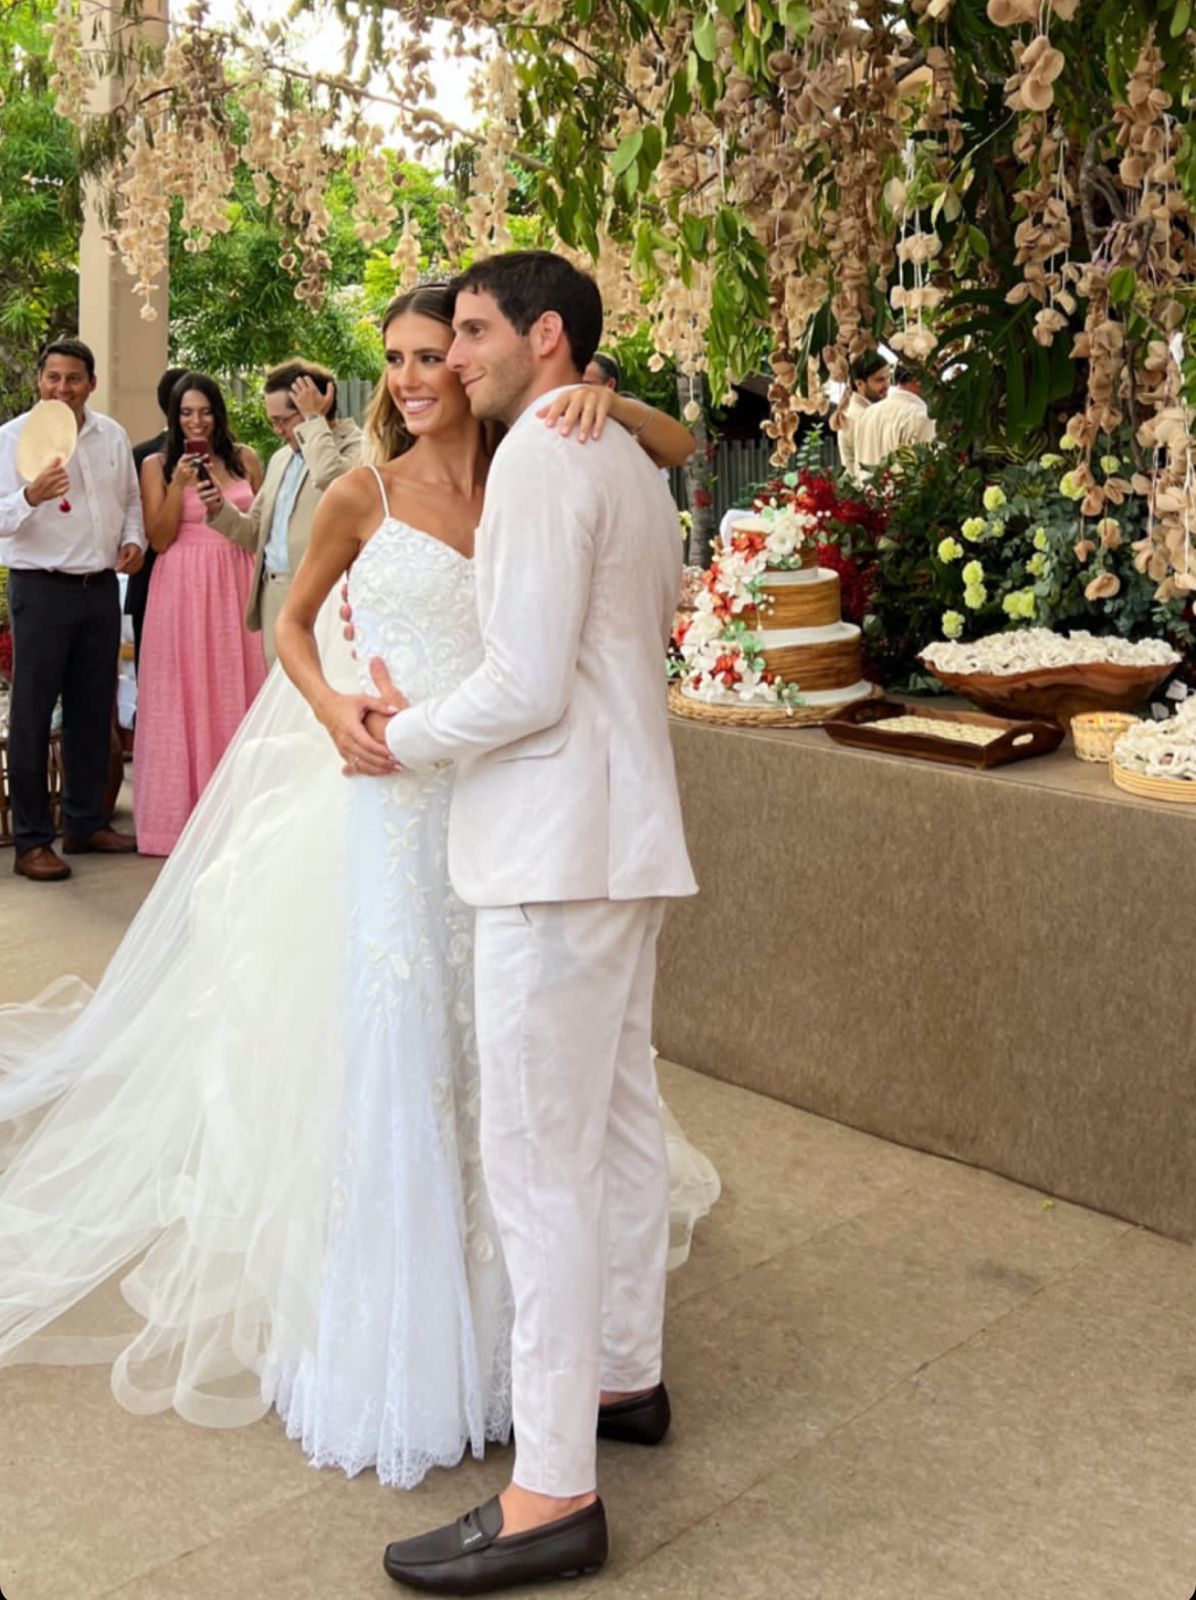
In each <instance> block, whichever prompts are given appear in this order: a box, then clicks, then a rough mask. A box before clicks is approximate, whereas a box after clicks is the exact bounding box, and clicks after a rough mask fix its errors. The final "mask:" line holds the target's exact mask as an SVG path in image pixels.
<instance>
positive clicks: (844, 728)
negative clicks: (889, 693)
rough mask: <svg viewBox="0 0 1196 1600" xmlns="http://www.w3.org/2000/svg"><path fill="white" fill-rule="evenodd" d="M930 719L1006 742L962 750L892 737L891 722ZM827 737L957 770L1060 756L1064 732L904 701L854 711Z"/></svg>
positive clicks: (927, 737)
mask: <svg viewBox="0 0 1196 1600" xmlns="http://www.w3.org/2000/svg"><path fill="white" fill-rule="evenodd" d="M907 716H909V717H927V718H929V719H930V720H931V721H933V722H968V723H973V724H978V725H979V726H981V727H985V728H999V729H1000V730H1001V737H1000V738H999V739H994V740H993V742H992V743H991V744H984V745H977V744H959V743H958V742H957V741H956V740H954V739H936V738H935V737H934V735H933V734H928V733H925V734H924V733H886V732H885V726H884V725H885V723H886V722H887V721H888V720H889V718H890V717H907ZM825 727H826V731H827V733H829V734H830V736H831V738H832V739H834V740H835V741H836V743H838V744H846V745H851V746H852V748H853V749H856V750H881V751H883V752H884V753H885V754H886V755H891V756H920V757H921V759H922V760H923V761H941V762H943V763H945V764H946V765H948V766H952V767H973V768H987V767H1003V766H1006V765H1007V764H1008V763H1009V762H1010V761H1024V760H1025V759H1026V758H1027V757H1028V756H1045V755H1048V754H1049V753H1050V751H1052V750H1057V749H1058V747H1059V745H1060V744H1061V742H1062V740H1063V729H1062V728H1061V727H1060V726H1059V724H1058V723H1057V722H1048V721H1038V720H1027V719H1025V718H1015V717H992V716H989V715H987V713H985V712H983V711H936V710H931V709H928V708H926V707H924V706H920V705H903V704H902V703H901V702H900V701H899V700H872V701H866V702H865V703H864V704H863V705H858V706H851V707H849V708H848V709H847V710H846V711H841V712H840V713H839V715H838V716H837V717H835V718H833V719H832V720H831V721H829V722H827V723H826V724H825Z"/></svg>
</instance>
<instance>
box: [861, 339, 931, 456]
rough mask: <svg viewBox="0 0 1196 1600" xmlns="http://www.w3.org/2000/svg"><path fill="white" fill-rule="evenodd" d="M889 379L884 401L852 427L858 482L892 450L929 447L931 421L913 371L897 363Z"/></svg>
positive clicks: (914, 369)
mask: <svg viewBox="0 0 1196 1600" xmlns="http://www.w3.org/2000/svg"><path fill="white" fill-rule="evenodd" d="M893 379H894V383H893V387H892V388H891V389H890V390H889V392H888V394H887V395H886V396H885V398H884V399H883V400H879V401H877V403H876V404H875V405H873V406H869V407H868V409H867V410H866V411H865V412H864V414H863V416H862V417H861V418H860V419H859V421H858V422H857V423H856V426H855V454H856V468H857V474H858V477H859V480H860V481H861V482H862V481H863V480H864V479H865V478H866V477H868V476H869V474H870V473H872V472H873V471H875V469H876V468H877V467H879V466H880V465H881V463H882V462H884V461H887V460H888V459H889V457H890V456H891V455H892V454H893V452H894V451H895V450H903V449H905V448H906V447H907V446H909V445H916V444H929V443H930V442H931V441H932V440H933V438H934V435H935V426H934V419H933V417H932V416H931V415H930V411H929V409H928V408H927V405H926V402H925V400H923V398H922V379H921V375H920V374H919V372H918V370H917V368H916V367H911V366H909V365H907V364H906V363H905V362H904V361H902V362H899V363H898V365H897V370H896V372H895V373H894V375H893Z"/></svg>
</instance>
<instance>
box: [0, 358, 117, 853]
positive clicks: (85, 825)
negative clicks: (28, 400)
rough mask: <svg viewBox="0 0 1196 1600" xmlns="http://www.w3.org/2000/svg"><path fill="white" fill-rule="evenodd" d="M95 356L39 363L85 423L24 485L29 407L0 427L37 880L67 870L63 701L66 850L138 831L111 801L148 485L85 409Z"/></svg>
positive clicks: (49, 396)
mask: <svg viewBox="0 0 1196 1600" xmlns="http://www.w3.org/2000/svg"><path fill="white" fill-rule="evenodd" d="M95 372H96V367H95V357H94V356H93V355H92V353H91V351H90V349H89V348H88V347H87V345H85V344H84V343H83V342H82V340H80V339H56V340H54V341H53V342H52V343H51V344H48V345H46V346H45V348H44V349H43V350H42V352H41V354H40V355H39V356H38V360H37V388H38V394H39V395H40V397H41V399H43V400H61V401H63V402H64V403H65V404H66V405H68V406H69V407H70V409H71V410H72V411H73V412H74V414H75V424H76V426H77V428H78V430H79V436H78V442H77V444H76V447H75V453H74V455H73V456H72V457H71V459H70V462H69V463H68V464H67V465H66V466H63V465H62V464H61V462H55V463H52V464H51V465H50V466H48V467H45V468H43V470H42V471H41V472H40V473H39V474H38V476H37V477H36V478H34V480H33V482H32V483H25V482H23V480H22V479H21V477H20V475H19V474H18V472H17V465H16V454H17V440H18V439H19V438H20V435H21V429H22V428H23V427H24V426H25V422H26V420H27V416H28V413H26V414H25V415H24V416H20V417H14V418H13V420H12V421H11V422H8V423H5V425H4V426H3V427H2V428H0V565H3V566H7V567H8V569H9V573H8V609H9V616H10V618H11V622H12V638H13V679H12V696H11V700H10V702H9V721H8V787H9V795H10V797H11V801H12V812H13V834H14V842H15V844H16V860H15V861H14V862H13V871H14V872H16V873H18V874H20V876H22V877H24V878H30V879H32V880H33V881H34V882H42V883H44V882H49V881H51V880H54V879H58V878H68V877H69V876H70V872H71V869H70V867H69V866H68V865H67V864H66V862H65V861H63V860H62V859H61V858H60V857H59V856H58V855H57V854H56V853H55V851H54V850H53V848H52V846H53V842H54V825H53V821H52V820H51V813H50V792H49V783H48V781H47V762H48V757H49V745H50V723H51V719H52V717H53V715H54V707H55V705H56V704H57V703H58V700H59V698H60V697H61V700H62V760H63V768H64V774H65V781H64V786H63V787H64V792H63V798H62V815H63V851H64V853H65V854H66V855H81V854H83V853H85V852H90V851H102V852H103V853H105V854H124V853H125V852H127V851H132V850H136V848H137V841H136V840H135V839H133V838H131V837H130V836H129V835H128V834H124V833H118V832H117V831H116V829H115V828H113V827H112V826H111V820H112V819H111V814H110V812H109V811H108V810H107V809H106V807H105V804H104V798H105V790H106V788H107V781H108V753H109V747H110V741H111V734H112V702H113V696H114V694H115V692H116V667H117V658H118V655H119V652H120V591H119V586H118V584H117V581H116V579H117V573H119V572H128V573H130V574H131V573H134V572H136V571H138V569H139V568H140V566H141V563H142V559H143V555H144V551H145V542H146V541H145V530H144V528H143V526H142V520H141V495H140V492H139V490H138V487H137V473H136V471H135V470H134V467H133V451H132V449H131V448H130V445H129V436H128V434H127V433H126V432H125V430H124V429H123V428H122V427H121V426H120V424H119V423H117V422H114V421H113V420H112V418H111V417H105V416H101V414H100V413H99V412H98V411H92V410H91V409H90V407H89V406H88V403H87V402H88V400H89V399H90V397H91V395H92V392H93V391H94V389H95V386H96V376H95Z"/></svg>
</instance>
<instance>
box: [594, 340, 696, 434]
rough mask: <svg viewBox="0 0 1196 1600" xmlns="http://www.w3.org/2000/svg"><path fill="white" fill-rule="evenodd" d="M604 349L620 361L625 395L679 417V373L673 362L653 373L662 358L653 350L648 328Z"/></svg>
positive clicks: (667, 362) (605, 344)
mask: <svg viewBox="0 0 1196 1600" xmlns="http://www.w3.org/2000/svg"><path fill="white" fill-rule="evenodd" d="M602 348H603V349H604V350H608V351H609V352H610V354H611V355H613V356H614V357H615V359H616V360H617V361H618V363H619V374H620V382H619V387H620V389H622V391H623V392H624V393H625V394H631V395H634V396H635V398H636V399H637V400H643V401H645V402H646V403H647V404H648V405H650V406H656V407H657V408H658V409H659V410H660V411H667V412H668V413H669V415H670V416H672V417H676V416H678V415H680V407H679V406H678V404H677V369H676V367H675V365H674V364H673V362H671V361H665V362H663V363H662V364H660V365H659V366H658V367H657V368H656V369H655V370H654V369H653V362H654V361H655V362H659V361H660V357H659V356H657V355H656V354H655V351H654V350H653V347H652V340H651V338H650V336H649V333H648V329H647V327H641V328H637V329H636V331H635V333H633V334H631V335H629V336H628V337H627V338H625V339H612V340H608V341H606V342H605V343H604V344H603V346H602Z"/></svg>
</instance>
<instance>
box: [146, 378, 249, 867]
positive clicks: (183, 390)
mask: <svg viewBox="0 0 1196 1600" xmlns="http://www.w3.org/2000/svg"><path fill="white" fill-rule="evenodd" d="M204 474H206V475H207V476H208V477H209V478H210V479H211V481H212V482H214V483H216V484H217V485H218V486H219V487H220V489H221V490H222V491H223V493H224V496H225V498H226V499H227V500H229V501H230V502H231V503H232V504H233V505H235V506H236V507H237V508H238V510H241V511H248V509H249V507H250V504H251V503H252V501H253V497H254V495H255V494H256V493H257V489H258V486H259V485H260V483H261V481H262V467H261V462H260V461H259V460H258V458H257V455H256V454H255V453H254V451H252V450H251V449H250V448H249V446H248V445H239V444H236V443H235V442H234V440H233V438H232V435H231V434H230V432H229V427H228V412H227V410H226V408H225V404H224V396H223V395H222V394H221V393H220V389H219V387H218V386H217V385H216V384H215V383H214V382H213V381H212V379H211V378H208V377H205V376H204V374H203V373H200V372H188V373H185V374H184V375H183V377H181V378H180V379H179V380H178V382H177V383H176V384H175V386H174V389H173V391H172V393H171V397H170V409H169V411H168V413H167V433H166V448H165V450H164V451H163V452H162V454H160V455H152V456H150V457H149V458H148V459H147V460H146V461H145V462H144V464H143V465H142V468H141V496H142V501H143V504H144V507H145V521H146V533H147V534H148V536H149V541H150V543H151V545H152V546H153V548H154V549H155V550H156V551H157V552H158V559H157V561H156V562H155V563H154V571H153V576H152V578H151V579H150V592H149V603H148V606H147V608H146V622H145V633H144V636H143V640H142V647H141V663H140V667H139V670H138V674H137V679H138V687H137V737H136V742H135V745H134V752H133V761H134V764H133V813H134V816H135V818H136V822H137V847H138V849H139V850H140V851H141V853H142V855H148V856H166V855H169V854H170V852H171V851H172V850H173V849H174V846H175V844H176V843H177V841H178V837H179V835H180V834H181V833H182V831H183V829H184V828H185V827H186V825H187V819H188V817H190V815H191V812H192V810H193V809H194V806H195V802H196V801H197V800H198V799H199V796H200V794H201V793H202V792H203V788H204V785H205V784H206V783H207V781H208V779H209V778H210V777H211V775H212V773H213V771H214V770H215V768H216V765H217V763H218V762H219V760H220V758H221V756H222V755H223V754H224V751H225V748H226V746H227V745H228V743H229V740H230V739H231V738H232V736H233V734H234V733H236V731H237V728H238V726H239V724H240V722H241V718H242V717H243V716H244V715H245V712H246V711H247V710H248V708H249V704H250V702H251V701H252V699H253V697H254V695H255V694H256V693H257V692H258V690H259V689H260V688H261V686H262V683H263V681H264V680H265V676H266V661H265V657H264V655H263V654H262V640H261V635H260V634H257V633H250V632H249V630H248V629H247V628H246V627H245V624H244V621H243V618H244V615H245V606H246V603H247V601H248V599H249V588H250V581H251V579H252V577H253V557H252V556H251V555H250V554H249V552H248V551H247V550H241V549H239V548H238V547H237V546H236V545H235V544H232V543H231V542H230V541H229V540H228V539H226V538H225V537H224V535H223V534H222V533H218V532H217V531H216V529H215V528H210V527H208V525H207V523H206V521H205V512H204V506H203V502H202V501H201V500H200V498H199V495H198V494H197V493H196V488H195V486H196V484H197V483H198V482H200V481H201V477H202V475H204Z"/></svg>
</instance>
